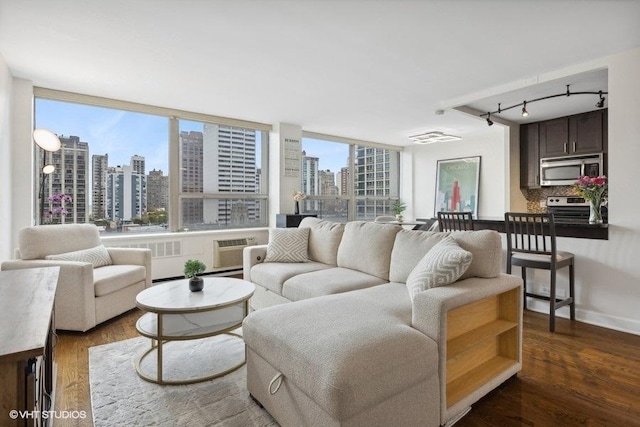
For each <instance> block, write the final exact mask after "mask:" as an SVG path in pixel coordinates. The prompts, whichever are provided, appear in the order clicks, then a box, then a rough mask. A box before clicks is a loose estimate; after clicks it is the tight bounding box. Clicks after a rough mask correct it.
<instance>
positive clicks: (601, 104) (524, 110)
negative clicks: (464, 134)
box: [480, 85, 609, 126]
mask: <svg viewBox="0 0 640 427" xmlns="http://www.w3.org/2000/svg"><path fill="white" fill-rule="evenodd" d="M608 94H609V92H604V91H602V90H600V91H598V92H571V90H569V85H567V90H566V92H562V93H558V94H556V95H549V96H543V97H542V98H536V99H529V100H525V101H522V103H520V104H515V105H511V106H509V107H505V108H502V105H501V103H498V109H497V110H496V111H487V112H486V113H485V114H480V117H486V118H487V126H491V125H493V120H491V115H492V114H500V113H503V112H505V111H507V110H511V109H512V108H517V107H520V106H522V117H528V116H529V112H528V111H527V104H530V103H532V102H536V101H542V100H544V99H551V98H557V97H559V96H571V95H598V96H599V97H600V100H599V101H598V103H597V104H596V107H598V108H603V107H604V102H605V100H606V99H605V97H604V96H603V95H608Z"/></svg>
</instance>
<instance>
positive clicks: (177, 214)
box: [34, 88, 270, 233]
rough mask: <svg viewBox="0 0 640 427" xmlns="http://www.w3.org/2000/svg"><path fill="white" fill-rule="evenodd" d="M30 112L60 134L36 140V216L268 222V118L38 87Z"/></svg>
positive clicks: (126, 226) (180, 223)
mask: <svg viewBox="0 0 640 427" xmlns="http://www.w3.org/2000/svg"><path fill="white" fill-rule="evenodd" d="M34 116H35V127H36V128H46V129H49V130H51V131H53V132H54V133H56V134H57V135H58V137H59V138H60V140H61V142H62V148H61V149H60V150H59V151H57V152H54V153H45V152H44V151H43V150H36V159H35V162H36V165H38V167H37V168H36V174H37V178H38V179H36V180H35V181H36V189H35V190H36V191H35V192H34V194H37V195H38V198H37V200H35V201H34V204H35V206H36V209H35V211H36V218H35V220H36V223H73V222H76V223H85V222H92V223H95V224H96V225H98V226H99V227H100V229H101V231H102V232H103V233H111V232H159V231H166V230H173V231H175V230H185V231H186V230H203V229H221V228H239V227H255V226H265V225H266V224H267V183H266V179H263V176H266V173H267V164H266V158H267V156H266V153H267V141H268V130H269V129H270V126H267V125H262V124H259V123H252V122H244V121H237V120H232V119H225V118H219V117H213V116H206V115H202V114H195V113H188V112H182V111H176V110H169V109H163V108H158V107H151V106H144V105H139V104H131V103H126V102H122V101H116V100H108V99H103V98H93V97H89V96H84V95H78V94H70V93H66V92H58V91H51V90H48V89H40V88H36V101H35V115H34ZM194 118H198V119H199V120H198V121H196V120H194ZM171 147H175V149H171ZM170 153H172V154H171V155H170ZM48 164H51V165H53V166H55V170H54V172H53V173H52V174H50V175H44V174H41V173H40V171H41V169H42V167H43V166H44V165H48ZM172 170H174V171H175V172H174V173H173V174H171V173H170V171H172ZM41 182H42V184H43V185H41ZM40 188H42V190H43V191H42V192H40ZM170 189H174V192H173V194H172V193H171V191H170ZM61 194H64V195H66V196H68V197H61V196H59V195H61Z"/></svg>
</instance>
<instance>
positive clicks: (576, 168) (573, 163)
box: [540, 153, 604, 187]
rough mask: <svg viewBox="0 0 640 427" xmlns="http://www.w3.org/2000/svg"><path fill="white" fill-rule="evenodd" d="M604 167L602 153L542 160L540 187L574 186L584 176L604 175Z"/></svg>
mask: <svg viewBox="0 0 640 427" xmlns="http://www.w3.org/2000/svg"><path fill="white" fill-rule="evenodd" d="M602 165H603V156H602V153H599V154H589V155H584V156H567V157H550V158H546V159H540V185H541V186H543V187H548V186H554V185H573V184H575V182H576V181H577V180H578V178H580V177H581V176H582V175H588V176H592V177H593V176H599V175H602V174H604V170H603V168H602Z"/></svg>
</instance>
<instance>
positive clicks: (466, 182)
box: [434, 156, 480, 218]
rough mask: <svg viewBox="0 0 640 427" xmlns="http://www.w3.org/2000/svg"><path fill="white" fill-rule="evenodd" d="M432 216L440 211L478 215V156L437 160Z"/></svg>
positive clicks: (475, 216)
mask: <svg viewBox="0 0 640 427" xmlns="http://www.w3.org/2000/svg"><path fill="white" fill-rule="evenodd" d="M436 175H437V176H436V200H435V212H434V216H435V215H437V213H438V212H441V211H445V212H446V211H449V212H471V213H472V214H473V216H474V218H477V217H478V188H479V180H480V156H476V157H465V158H460V159H449V160H438V168H437V173H436Z"/></svg>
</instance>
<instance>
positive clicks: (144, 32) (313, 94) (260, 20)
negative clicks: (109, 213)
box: [0, 0, 640, 145]
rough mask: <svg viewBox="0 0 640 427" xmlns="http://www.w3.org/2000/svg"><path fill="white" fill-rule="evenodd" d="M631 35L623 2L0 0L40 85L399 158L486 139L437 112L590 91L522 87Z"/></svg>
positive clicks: (635, 39) (0, 34) (620, 47)
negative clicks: (294, 130)
mask: <svg viewBox="0 0 640 427" xmlns="http://www.w3.org/2000/svg"><path fill="white" fill-rule="evenodd" d="M638 22H640V1H636V0H627V1H625V0H616V1H609V0H600V1H598V0H592V1H579V0H574V1H563V0H555V1H544V0H543V1H525V0H513V1H507V0H483V1H478V0H456V1H428V0H424V1H419V0H342V1H312V0H298V1H294V0H286V1H276V0H263V1H258V0H252V1H250V0H211V1H204V0H162V1H155V0H136V1H133V0H110V1H108V2H106V1H97V0H64V1H63V0H27V1H25V0H0V54H1V55H2V56H3V57H4V59H5V62H6V63H7V65H8V66H9V69H10V71H11V73H12V75H13V76H15V77H19V78H24V79H28V80H31V81H32V82H33V84H34V85H36V86H40V87H46V88H52V89H59V90H65V91H71V92H78V93H83V94H88V95H96V96H103V97H108V98H114V99H121V100H127V101H134V102H139V103H144V104H149V105H156V106H163V107H170V108H176V109H181V110H187V111H194V112H198V113H206V114H214V115H219V116H225V117H232V118H237V119H243V120H251V121H257V122H262V123H270V124H273V123H278V122H283V123H294V124H298V125H300V126H302V128H303V129H304V130H307V131H311V132H318V133H325V134H331V135H338V136H342V137H348V138H356V139H363V140H369V141H375V142H382V143H388V144H395V145H407V144H410V141H409V140H408V137H409V136H410V135H415V134H419V133H424V132H427V131H440V132H444V133H447V134H456V135H461V136H464V135H468V134H470V133H473V132H479V131H482V129H486V127H487V126H486V123H485V122H484V120H478V119H477V118H474V117H471V116H469V115H466V114H462V113H460V112H457V111H455V110H452V109H451V108H452V107H458V106H460V105H467V106H469V107H471V108H475V109H478V110H480V111H487V110H489V109H491V110H494V109H497V102H503V105H506V104H510V103H511V102H514V103H519V102H522V100H523V99H531V98H536V97H538V95H539V94H543V96H545V95H548V94H554V93H559V92H562V91H564V90H565V84H571V85H572V86H571V89H572V90H583V89H584V90H596V91H597V90H601V89H606V84H607V83H606V70H604V71H603V70H599V71H597V72H594V73H586V75H582V74H581V75H579V76H577V77H576V76H561V77H562V79H561V80H560V81H558V82H555V83H557V84H555V83H553V84H551V82H549V81H548V79H547V81H545V83H543V84H542V85H535V84H534V85H530V83H531V82H534V83H535V82H536V81H537V80H538V76H540V75H546V73H553V72H554V71H555V70H561V69H567V67H574V66H575V65H576V64H585V63H589V62H591V61H594V60H597V59H599V58H603V57H605V56H607V55H610V54H613V53H615V52H620V51H624V50H628V49H631V48H635V47H638V46H640V25H638ZM578 68H579V67H578ZM580 71H581V72H583V71H588V70H580ZM581 79H582V80H581ZM589 79H592V81H591V82H588V80H589ZM582 85H584V87H582ZM592 86H593V87H592ZM505 87H518V88H519V89H518V90H517V91H516V92H515V93H506V92H512V91H506V90H503V89H501V88H505ZM579 87H580V88H579ZM480 93H481V94H483V95H482V96H477V97H474V95H473V94H480ZM498 95H500V96H498ZM578 98H579V97H574V99H575V100H576V102H578V101H577V99H578ZM582 98H584V99H585V101H584V105H580V106H578V105H573V104H571V105H569V104H565V101H566V99H565V98H559V99H555V100H553V101H552V102H539V103H536V104H532V105H530V112H531V115H530V117H529V120H530V121H534V120H539V119H542V118H545V117H548V116H549V115H564V114H569V113H573V112H578V111H573V110H575V109H578V110H580V109H582V111H586V110H584V108H587V109H594V108H592V107H585V106H586V105H593V104H595V102H596V101H597V98H596V97H595V96H593V98H591V97H588V96H583V97H582ZM574 99H571V101H572V102H573V101H574ZM451 100H459V101H460V100H463V101H461V102H458V103H457V104H456V103H455V102H453V103H452V101H451ZM439 109H444V110H445V113H444V114H440V115H437V114H435V111H436V110H439ZM572 109H573V110H572ZM505 118H510V119H513V120H518V118H517V115H514V117H513V118H511V117H508V116H506V117H505Z"/></svg>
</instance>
